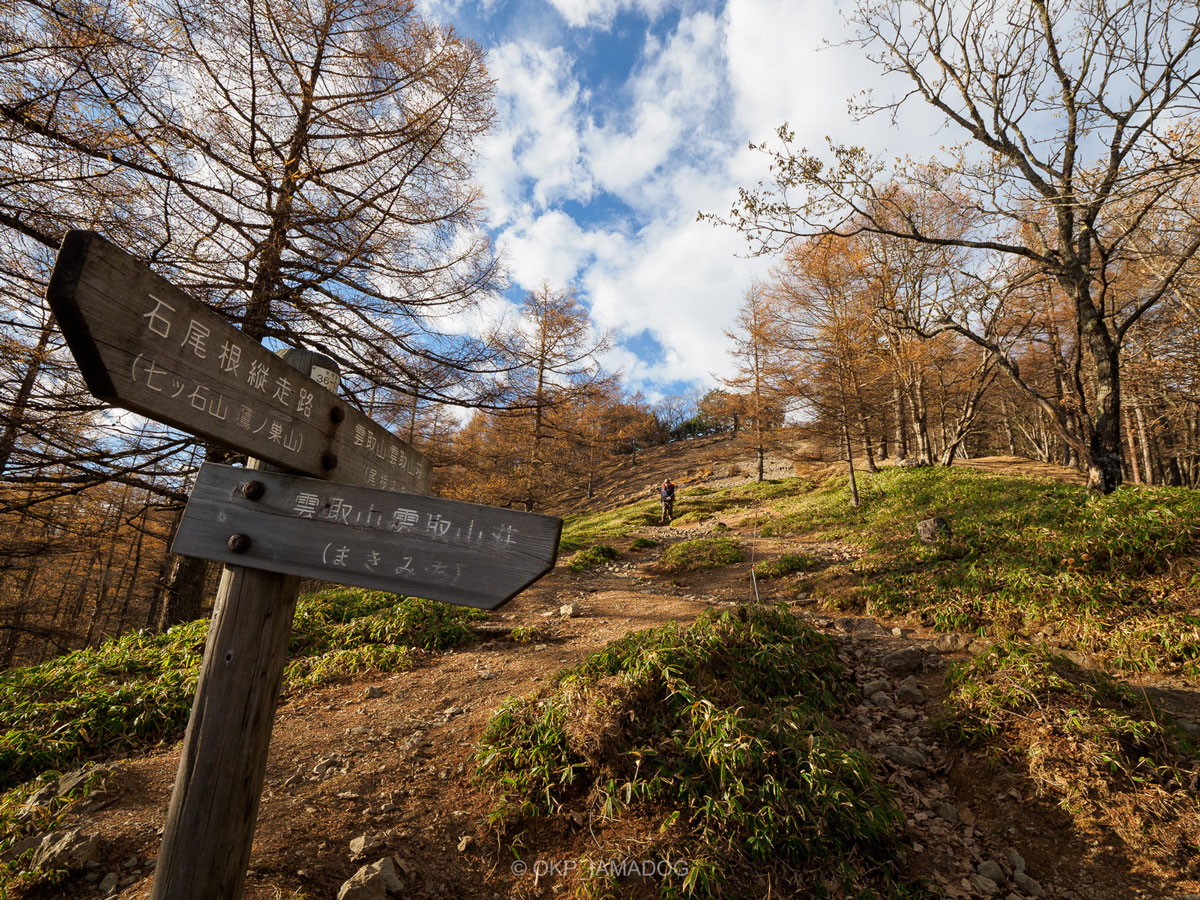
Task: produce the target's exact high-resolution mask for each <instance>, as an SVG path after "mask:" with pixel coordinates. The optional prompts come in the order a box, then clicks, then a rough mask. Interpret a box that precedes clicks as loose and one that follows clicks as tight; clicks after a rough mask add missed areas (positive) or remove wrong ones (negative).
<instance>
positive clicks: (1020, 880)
mask: <svg viewBox="0 0 1200 900" xmlns="http://www.w3.org/2000/svg"><path fill="white" fill-rule="evenodd" d="M1013 881H1014V882H1016V885H1017V887H1019V888H1020V889H1021V890H1023V891H1024V892H1025V893H1027V894H1032V895H1033V896H1035V897H1045V896H1046V889H1045V888H1043V887H1042V886H1041V885H1040V884H1038V883H1037V882H1036V881H1034V880H1033V879H1032V878H1030V877H1029V876H1028V875H1026V874H1025V873H1024V872H1015V873H1013Z"/></svg>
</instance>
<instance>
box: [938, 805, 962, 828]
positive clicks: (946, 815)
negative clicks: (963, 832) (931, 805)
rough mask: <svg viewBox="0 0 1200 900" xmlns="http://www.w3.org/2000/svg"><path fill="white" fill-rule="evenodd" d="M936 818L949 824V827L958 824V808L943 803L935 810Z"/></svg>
mask: <svg viewBox="0 0 1200 900" xmlns="http://www.w3.org/2000/svg"><path fill="white" fill-rule="evenodd" d="M937 814H938V817H939V818H941V819H944V820H945V821H947V822H949V823H950V824H951V825H957V824H958V807H957V806H955V805H954V804H953V803H943V804H942V805H941V806H939V807H938V809H937Z"/></svg>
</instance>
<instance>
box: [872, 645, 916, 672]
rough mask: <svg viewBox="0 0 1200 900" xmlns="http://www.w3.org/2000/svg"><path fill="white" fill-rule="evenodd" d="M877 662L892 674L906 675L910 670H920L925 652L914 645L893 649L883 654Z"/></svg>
mask: <svg viewBox="0 0 1200 900" xmlns="http://www.w3.org/2000/svg"><path fill="white" fill-rule="evenodd" d="M879 664H880V665H881V666H883V668H884V670H885V671H888V672H891V673H892V674H893V675H908V674H909V673H910V672H919V671H921V669H922V668H923V667H924V665H925V654H923V653H922V652H921V651H920V650H918V649H917V648H916V647H905V648H904V649H903V650H893V651H892V652H891V653H887V654H884V656H883V657H882V658H881V659H880V660H879Z"/></svg>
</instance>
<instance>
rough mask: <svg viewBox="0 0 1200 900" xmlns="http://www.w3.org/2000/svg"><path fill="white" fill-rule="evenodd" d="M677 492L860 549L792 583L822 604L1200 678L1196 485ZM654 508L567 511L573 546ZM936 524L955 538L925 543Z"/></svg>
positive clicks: (685, 514)
mask: <svg viewBox="0 0 1200 900" xmlns="http://www.w3.org/2000/svg"><path fill="white" fill-rule="evenodd" d="M860 479H861V484H860V490H861V492H862V496H863V503H862V506H861V507H859V508H858V509H853V508H851V507H850V506H849V504H848V502H847V488H846V480H845V478H844V477H834V478H827V479H824V480H822V481H820V482H814V481H810V480H806V479H799V478H795V479H786V480H782V481H776V482H764V483H763V484H751V485H741V486H737V487H733V488H726V489H719V490H709V489H705V488H695V489H690V490H688V491H685V492H682V493H681V495H680V498H679V500H678V502H677V512H678V514H679V518H678V519H677V524H689V523H699V522H704V521H706V520H710V519H713V518H714V517H719V518H720V520H721V521H722V522H723V523H729V524H732V525H734V526H738V527H741V528H742V529H753V528H755V527H756V526H757V534H758V535H759V536H761V537H775V538H785V539H786V538H803V539H805V540H826V541H838V542H841V543H843V544H846V545H849V546H850V547H852V548H854V550H855V551H856V553H857V554H858V556H857V558H856V559H854V560H853V561H851V562H846V563H837V564H834V565H832V566H827V567H825V568H823V569H821V570H820V571H818V572H816V573H809V574H808V575H806V576H805V577H804V578H803V579H802V581H801V583H802V584H803V585H804V587H805V589H806V590H813V591H815V593H816V595H817V596H818V598H820V599H821V600H823V601H824V602H825V603H826V604H827V605H828V606H831V607H834V608H843V609H861V610H866V611H869V612H872V613H875V614H878V615H886V616H896V617H902V618H909V619H911V620H913V621H916V622H920V623H922V624H925V625H929V626H932V627H934V628H936V629H938V630H944V631H951V630H958V631H965V632H971V633H976V634H979V635H988V636H991V637H994V638H999V639H1004V638H1010V637H1015V638H1025V639H1029V638H1034V637H1037V638H1039V639H1049V640H1052V641H1053V642H1055V643H1056V644H1057V645H1058V646H1060V647H1062V648H1070V649H1077V650H1082V651H1090V652H1096V653H1101V654H1103V655H1104V656H1105V657H1106V658H1107V659H1109V660H1110V661H1111V662H1112V663H1113V664H1114V665H1116V666H1120V667H1123V668H1129V669H1141V670H1155V669H1157V670H1167V671H1170V670H1176V669H1179V670H1181V671H1183V672H1185V673H1189V674H1196V673H1198V672H1200V575H1198V574H1197V573H1198V572H1200V560H1198V559H1197V556H1196V548H1197V539H1198V537H1200V492H1194V491H1188V490H1182V489H1177V488H1125V489H1122V490H1119V491H1117V492H1116V493H1115V494H1113V495H1111V496H1107V497H1098V496H1094V495H1092V494H1089V493H1088V492H1087V491H1086V490H1085V489H1084V488H1082V487H1079V486H1075V485H1069V484H1060V483H1057V482H1052V481H1046V480H1040V479H1031V478H1025V477H1019V476H1003V475H994V474H985V473H982V472H979V471H976V470H972V469H967V468H951V469H943V468H930V469H915V470H914V469H894V468H893V469H885V470H883V471H881V472H879V473H878V474H877V475H872V476H867V477H861V476H860ZM648 512H649V507H648V505H647V504H636V505H633V506H629V507H624V508H620V509H616V510H611V511H606V512H601V513H589V514H585V515H579V516H573V517H570V518H569V519H568V521H567V525H566V528H565V529H564V536H565V537H566V538H568V539H569V540H570V542H571V546H572V547H575V548H579V547H586V546H588V545H589V544H590V543H591V542H597V541H599V540H601V539H603V540H605V541H607V542H612V541H614V540H617V539H620V538H621V537H625V536H628V535H630V534H631V533H632V532H633V531H634V530H635V529H636V528H637V527H638V526H639V525H640V524H642V523H643V522H644V521H645V517H646V515H647V513H648ZM935 515H939V516H944V517H945V518H946V519H948V520H949V522H950V526H951V529H952V531H953V534H952V536H951V537H949V538H948V539H943V540H942V541H940V542H939V543H938V544H936V545H926V544H923V543H921V542H920V541H919V540H918V539H917V536H916V524H917V522H918V521H920V520H921V519H924V518H927V517H929V516H935Z"/></svg>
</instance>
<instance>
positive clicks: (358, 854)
mask: <svg viewBox="0 0 1200 900" xmlns="http://www.w3.org/2000/svg"><path fill="white" fill-rule="evenodd" d="M382 848H383V842H382V841H381V840H379V838H377V837H376V836H375V835H373V834H362V835H359V836H358V837H356V838H355V839H354V840H352V841H351V842H350V859H351V860H353V861H354V862H357V861H358V860H360V859H363V858H365V857H367V856H370V855H372V854H373V853H376V852H378V851H379V850H380V849H382Z"/></svg>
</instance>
